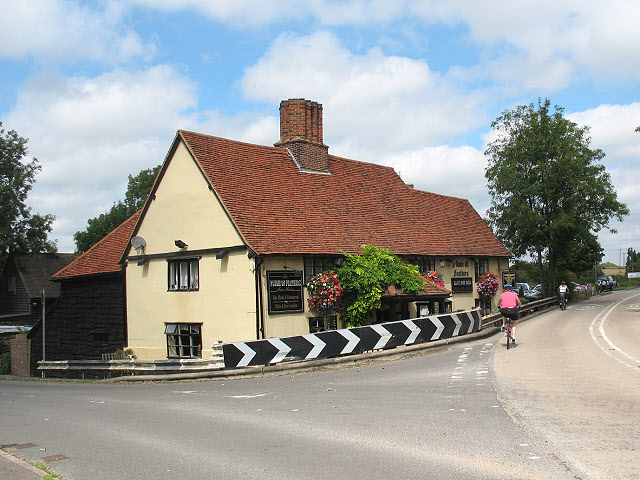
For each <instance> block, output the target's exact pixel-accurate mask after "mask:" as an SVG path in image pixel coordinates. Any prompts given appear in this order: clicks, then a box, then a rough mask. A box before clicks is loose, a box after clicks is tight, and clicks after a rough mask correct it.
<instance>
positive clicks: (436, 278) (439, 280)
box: [427, 270, 444, 288]
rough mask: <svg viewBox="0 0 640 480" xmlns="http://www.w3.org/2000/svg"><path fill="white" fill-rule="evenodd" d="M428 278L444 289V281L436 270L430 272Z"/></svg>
mask: <svg viewBox="0 0 640 480" xmlns="http://www.w3.org/2000/svg"><path fill="white" fill-rule="evenodd" d="M427 278H428V279H429V280H430V281H431V283H433V284H434V285H437V286H438V287H441V288H444V282H443V281H442V277H441V276H440V274H439V273H438V272H436V271H435V270H430V271H429V272H427Z"/></svg>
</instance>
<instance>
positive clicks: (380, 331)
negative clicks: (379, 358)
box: [371, 324, 391, 350]
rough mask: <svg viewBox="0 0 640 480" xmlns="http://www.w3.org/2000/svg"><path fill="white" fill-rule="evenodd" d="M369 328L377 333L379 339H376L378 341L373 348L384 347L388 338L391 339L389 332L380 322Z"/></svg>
mask: <svg viewBox="0 0 640 480" xmlns="http://www.w3.org/2000/svg"><path fill="white" fill-rule="evenodd" d="M371 328H372V329H373V330H375V332H376V333H377V334H378V335H380V340H378V343H376V344H375V345H374V347H373V350H379V349H381V348H384V346H385V345H386V344H387V343H388V342H389V340H391V332H390V331H389V330H387V329H386V328H384V327H383V326H382V325H380V324H376V325H371Z"/></svg>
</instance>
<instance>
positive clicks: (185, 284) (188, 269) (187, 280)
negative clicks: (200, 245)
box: [168, 258, 200, 290]
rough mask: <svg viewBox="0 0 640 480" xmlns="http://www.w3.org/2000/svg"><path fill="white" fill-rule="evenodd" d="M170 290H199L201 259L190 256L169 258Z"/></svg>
mask: <svg viewBox="0 0 640 480" xmlns="http://www.w3.org/2000/svg"><path fill="white" fill-rule="evenodd" d="M168 263H169V290H198V288H200V280H199V268H198V263H199V260H198V259H197V258H189V259H186V260H169V262H168Z"/></svg>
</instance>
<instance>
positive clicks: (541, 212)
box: [485, 99, 629, 293]
mask: <svg viewBox="0 0 640 480" xmlns="http://www.w3.org/2000/svg"><path fill="white" fill-rule="evenodd" d="M563 111H564V109H563V108H561V107H558V106H555V108H553V109H552V107H551V104H550V101H549V100H548V99H545V100H541V99H538V104H537V106H536V105H534V104H533V103H532V104H529V105H521V106H518V107H516V108H515V109H513V110H505V111H504V112H502V114H501V115H500V116H499V117H498V118H497V119H496V120H495V121H494V122H493V123H492V124H491V126H492V128H493V129H494V131H495V133H496V134H497V138H496V140H494V141H493V142H491V143H490V144H489V145H488V148H487V150H486V151H485V155H486V156H487V157H488V165H487V168H486V170H485V177H486V178H487V181H488V188H489V193H490V194H491V197H492V203H491V207H490V209H489V212H488V213H489V220H490V223H491V225H492V226H493V227H494V228H495V230H496V233H497V234H498V235H499V236H500V238H501V239H502V240H503V242H504V243H505V245H506V246H507V247H508V248H509V249H510V250H511V251H512V252H513V253H514V254H515V255H516V256H522V255H525V254H527V253H528V254H530V255H532V256H533V257H534V258H535V259H536V261H537V263H538V268H539V272H540V280H541V283H543V284H544V281H543V275H542V273H543V262H544V261H547V262H548V266H549V283H550V285H551V286H553V285H555V284H556V283H557V272H558V265H559V263H560V262H562V261H564V260H565V259H570V258H572V257H574V253H575V252H576V251H577V250H580V251H581V252H582V254H583V255H584V256H585V257H587V258H589V261H592V260H593V259H594V257H597V256H599V257H600V258H601V252H602V248H601V246H600V245H599V243H598V242H597V239H596V237H595V233H597V232H598V231H600V230H602V229H603V228H608V229H609V230H610V231H612V232H615V230H613V229H611V228H610V226H609V222H610V220H611V219H612V218H614V217H615V218H617V219H618V220H620V221H622V217H623V216H625V215H627V214H628V213H629V209H628V208H627V206H626V205H625V204H623V203H621V202H619V201H618V198H617V194H616V192H615V190H614V188H613V186H612V184H611V178H610V175H609V174H608V173H607V172H606V171H605V168H604V166H603V165H602V164H601V163H599V162H600V160H602V158H604V156H605V154H604V152H603V151H602V150H600V149H591V148H590V147H589V145H590V143H591V138H590V136H589V127H587V126H578V125H577V124H575V123H573V122H571V121H569V120H568V119H566V118H565V117H564V115H563ZM547 292H548V293H549V289H547Z"/></svg>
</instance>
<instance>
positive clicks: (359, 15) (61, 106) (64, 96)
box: [0, 0, 640, 264]
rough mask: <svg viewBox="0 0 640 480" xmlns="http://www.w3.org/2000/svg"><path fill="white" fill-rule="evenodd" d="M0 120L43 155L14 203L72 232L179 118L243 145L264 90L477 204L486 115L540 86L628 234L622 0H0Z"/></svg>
mask: <svg viewBox="0 0 640 480" xmlns="http://www.w3.org/2000/svg"><path fill="white" fill-rule="evenodd" d="M0 11H1V12H2V16H0V122H2V124H3V125H2V128H4V129H5V130H6V131H8V130H16V131H17V132H18V133H19V134H20V135H21V136H23V137H26V138H28V139H29V143H28V147H29V157H28V158H29V159H30V158H33V157H36V158H37V159H38V161H39V163H40V165H41V166H42V169H41V171H40V172H39V174H38V176H37V177H36V183H35V185H34V187H33V190H32V191H31V192H30V194H29V197H28V199H27V203H28V204H29V206H31V208H32V212H33V213H40V214H47V213H50V214H53V215H55V216H56V220H55V223H54V225H53V227H54V228H53V232H52V234H51V235H50V238H52V239H55V240H57V245H58V250H59V251H61V252H72V251H74V250H75V243H74V241H73V234H74V233H75V232H76V231H79V230H84V229H86V227H87V220H88V219H90V218H93V217H96V216H98V215H100V214H101V213H104V212H106V211H107V210H109V208H110V207H111V206H112V205H113V203H114V202H116V201H118V200H122V199H124V193H125V191H126V188H127V176H128V175H130V174H131V175H136V174H137V173H138V172H140V171H141V170H143V169H146V168H152V167H155V166H156V165H159V164H161V163H162V162H163V161H164V159H165V156H166V154H167V152H168V150H169V147H170V145H171V142H172V141H173V139H174V137H175V134H176V131H177V130H178V129H186V130H192V131H196V132H201V133H206V134H211V135H215V136H219V137H225V138H230V139H234V140H240V141H244V142H249V143H255V144H260V145H273V144H274V143H275V142H276V141H278V139H279V135H280V133H279V132H280V131H279V112H278V108H279V105H280V101H281V100H285V99H288V98H306V99H308V100H313V101H317V102H319V103H321V104H322V105H323V116H324V142H325V144H327V145H328V146H329V153H330V154H333V155H338V156H342V157H347V158H352V159H355V160H361V161H367V162H374V163H379V164H382V165H388V166H391V167H393V168H395V170H396V172H398V174H399V175H400V176H401V177H402V179H403V180H404V181H405V182H406V183H412V184H414V185H415V187H416V188H418V189H421V190H426V191H430V192H435V193H440V194H444V195H452V196H456V197H462V198H467V199H468V200H469V201H470V202H471V204H472V205H473V206H474V207H475V209H476V210H477V211H478V213H480V215H482V216H484V215H485V212H486V210H487V209H488V208H489V206H490V201H491V198H490V196H489V194H488V191H487V182H486V179H485V177H484V171H485V167H486V165H487V158H486V157H485V155H484V151H485V149H486V146H487V143H488V142H490V141H491V140H492V139H493V138H495V137H494V136H493V133H492V128H491V123H492V122H493V121H494V120H495V119H496V118H497V117H498V116H499V115H500V114H501V113H502V112H503V111H505V110H510V109H513V108H515V107H516V106H518V105H528V104H531V103H534V104H536V103H537V101H538V99H539V98H543V99H544V98H548V99H549V100H550V101H551V103H552V105H558V106H560V107H562V108H564V114H565V117H567V118H568V119H570V120H572V121H574V122H576V123H577V124H578V125H581V126H583V125H586V126H589V127H590V129H591V130H590V133H591V145H590V146H591V148H594V149H595V148H599V149H602V150H603V151H604V152H605V154H606V157H605V158H604V159H603V160H602V163H603V164H604V165H605V167H606V169H607V172H609V174H610V175H611V181H612V184H613V186H614V188H615V189H616V191H617V193H618V199H619V200H620V201H622V202H624V203H626V204H627V205H628V207H629V209H630V211H631V213H630V215H629V216H627V217H625V219H624V221H623V222H622V223H620V222H618V221H617V220H613V221H612V222H611V227H612V228H614V229H615V230H617V233H616V234H612V233H609V232H608V231H603V232H600V233H599V240H600V243H601V244H602V246H603V248H604V251H605V258H604V261H611V262H613V263H615V264H619V263H621V261H624V259H625V253H626V250H627V248H634V249H635V250H636V251H638V250H640V193H639V191H640V189H639V188H638V182H639V179H640V133H636V132H634V130H635V128H636V127H638V126H640V28H638V21H639V20H640V2H638V1H637V0H609V1H607V2H602V1H601V0H553V1H550V0H519V1H518V2H508V3H505V2H502V1H499V0H485V1H482V2H478V1H476V0H447V1H446V2H443V1H442V0H413V1H411V0H394V1H388V0H342V1H338V0H304V1H301V0H104V1H80V0H29V1H28V2H15V1H13V0H0Z"/></svg>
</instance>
